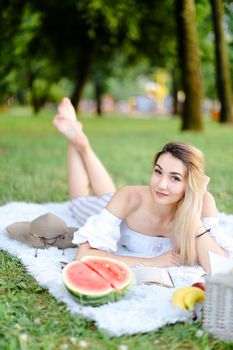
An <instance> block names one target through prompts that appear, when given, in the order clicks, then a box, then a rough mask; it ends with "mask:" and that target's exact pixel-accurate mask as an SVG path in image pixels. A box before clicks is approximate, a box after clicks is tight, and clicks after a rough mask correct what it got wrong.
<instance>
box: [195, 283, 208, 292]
mask: <svg viewBox="0 0 233 350" xmlns="http://www.w3.org/2000/svg"><path fill="white" fill-rule="evenodd" d="M192 287H196V288H199V289H202V290H204V291H205V282H196V283H193V284H192Z"/></svg>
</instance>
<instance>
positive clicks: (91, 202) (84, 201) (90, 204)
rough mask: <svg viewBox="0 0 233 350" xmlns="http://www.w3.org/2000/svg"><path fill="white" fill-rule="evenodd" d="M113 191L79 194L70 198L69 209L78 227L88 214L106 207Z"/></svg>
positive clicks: (82, 223)
mask: <svg viewBox="0 0 233 350" xmlns="http://www.w3.org/2000/svg"><path fill="white" fill-rule="evenodd" d="M113 195H114V192H111V193H107V194H105V195H103V196H80V197H76V198H73V199H71V201H70V206H69V211H70V213H71V215H72V216H73V218H74V219H75V220H76V221H77V225H78V226H79V227H81V226H83V225H84V224H85V222H86V220H87V219H88V218H89V216H91V215H94V214H98V213H99V212H100V211H101V210H102V209H104V208H105V207H106V205H107V204H108V202H109V201H110V199H111V198H112V196H113Z"/></svg>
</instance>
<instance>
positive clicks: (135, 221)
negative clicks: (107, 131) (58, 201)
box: [53, 98, 233, 271]
mask: <svg viewBox="0 0 233 350" xmlns="http://www.w3.org/2000/svg"><path fill="white" fill-rule="evenodd" d="M53 123H54V125H55V127H56V128H57V129H58V130H59V131H60V132H61V133H62V134H63V135H64V136H65V137H66V138H67V140H68V188H69V193H70V196H71V199H72V200H71V211H72V214H73V215H74V216H75V218H76V220H77V222H78V224H79V225H80V227H81V226H82V227H81V228H80V229H79V230H78V231H77V232H76V233H75V234H74V239H73V243H75V244H77V245H79V248H78V253H77V259H80V258H81V257H82V256H85V255H100V256H108V257H114V258H116V259H119V260H121V261H124V262H126V263H127V264H129V265H130V266H136V265H144V266H158V267H171V266H180V265H183V264H188V265H193V264H195V263H199V264H200V265H201V266H202V267H203V268H204V269H205V270H206V271H210V263H209V254H208V252H209V251H212V252H215V253H217V254H219V255H225V254H227V253H228V255H230V254H233V239H231V238H230V237H228V236H226V235H224V234H223V233H220V232H219V229H218V225H217V221H218V218H217V209H216V205H215V201H214V198H213V196H212V195H211V194H210V193H209V192H207V190H206V186H207V182H208V181H207V177H206V176H205V175H204V158H203V154H202V153H201V151H199V150H198V149H196V148H195V147H193V146H191V145H188V144H184V143H181V142H171V143H168V144H167V145H165V146H164V147H163V149H162V150H161V151H160V152H159V153H158V154H157V155H156V156H155V159H154V166H153V172H152V175H151V180H150V183H149V185H148V186H126V187H123V188H121V189H120V190H119V191H117V192H116V188H115V185H114V183H113V181H112V179H111V177H110V175H109V174H108V172H107V171H106V169H105V168H104V166H103V164H102V163H101V161H100V160H99V159H98V157H97V156H96V154H95V153H94V151H93V149H92V148H91V146H90V143H89V140H88V138H87V136H86V135H85V133H84V132H83V130H82V125H81V123H80V122H79V121H77V119H76V115H75V111H74V108H73V106H72V104H71V103H70V100H69V99H67V98H64V99H63V101H62V102H61V103H60V105H59V107H58V115H56V116H55V118H54V120H53ZM90 188H91V189H92V191H93V193H94V196H89V189H90ZM119 247H125V248H127V249H128V251H130V252H132V253H133V254H134V255H136V256H120V255H117V252H118V248H119ZM142 256H143V257H142Z"/></svg>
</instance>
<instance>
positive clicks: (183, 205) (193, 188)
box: [154, 142, 205, 265]
mask: <svg viewBox="0 0 233 350" xmlns="http://www.w3.org/2000/svg"><path fill="white" fill-rule="evenodd" d="M164 153H170V154H171V155H172V156H173V157H175V158H177V159H179V160H181V161H182V162H183V164H184V165H185V167H186V170H187V184H186V188H185V194H184V196H183V198H182V199H181V200H180V201H179V202H178V203H177V208H176V212H175V216H174V226H173V233H172V237H173V238H172V239H173V246H174V250H175V252H176V253H179V254H180V256H181V258H182V259H183V262H184V263H186V264H189V265H193V264H194V263H195V260H196V258H197V257H196V245H195V234H196V231H197V228H198V224H199V222H200V217H201V210H202V200H203V194H204V188H205V187H204V163H205V162H204V156H203V153H202V152H201V151H200V150H199V149H197V148H196V147H194V146H191V145H189V144H185V143H182V142H170V143H167V144H166V145H165V146H164V147H163V149H162V150H161V151H160V152H159V153H157V154H156V156H155V158H154V166H155V164H156V163H157V160H158V159H159V157H160V156H161V155H162V154H164Z"/></svg>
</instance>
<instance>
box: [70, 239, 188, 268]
mask: <svg viewBox="0 0 233 350" xmlns="http://www.w3.org/2000/svg"><path fill="white" fill-rule="evenodd" d="M88 255H92V256H102V257H108V258H113V259H117V260H120V261H122V262H125V263H126V264H128V265H129V266H131V267H133V266H139V265H143V266H147V267H149V266H156V267H171V266H180V265H181V259H180V257H179V255H178V254H175V253H173V252H167V253H165V254H162V255H160V256H158V257H154V258H140V257H136V256H121V255H116V254H113V253H108V252H105V251H103V250H99V249H95V248H92V247H91V246H90V245H89V243H83V244H81V245H80V246H79V248H78V252H77V256H76V259H77V260H80V259H81V258H82V257H83V256H88Z"/></svg>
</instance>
